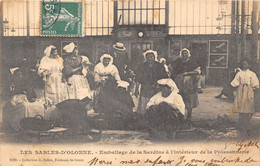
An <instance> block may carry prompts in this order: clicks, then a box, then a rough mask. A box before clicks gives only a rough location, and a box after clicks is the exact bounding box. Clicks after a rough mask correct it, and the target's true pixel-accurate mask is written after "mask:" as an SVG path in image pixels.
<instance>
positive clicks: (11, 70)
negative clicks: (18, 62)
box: [10, 67, 20, 75]
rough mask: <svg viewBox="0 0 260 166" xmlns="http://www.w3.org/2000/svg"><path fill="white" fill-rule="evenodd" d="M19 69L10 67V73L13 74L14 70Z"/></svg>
mask: <svg viewBox="0 0 260 166" xmlns="http://www.w3.org/2000/svg"><path fill="white" fill-rule="evenodd" d="M18 69H20V68H19V67H14V68H11V69H10V72H11V74H12V75H13V74H14V72H15V71H16V70H18Z"/></svg>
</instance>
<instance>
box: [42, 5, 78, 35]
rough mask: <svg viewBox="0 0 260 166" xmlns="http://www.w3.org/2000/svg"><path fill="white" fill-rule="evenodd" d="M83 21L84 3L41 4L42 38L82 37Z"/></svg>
mask: <svg viewBox="0 0 260 166" xmlns="http://www.w3.org/2000/svg"><path fill="white" fill-rule="evenodd" d="M82 20H83V19H82V2H61V1H60V0H55V1H48V2H47V1H42V3H41V36H63V37H81V36H82V32H83V30H82V29H83V27H82V25H83V24H82Z"/></svg>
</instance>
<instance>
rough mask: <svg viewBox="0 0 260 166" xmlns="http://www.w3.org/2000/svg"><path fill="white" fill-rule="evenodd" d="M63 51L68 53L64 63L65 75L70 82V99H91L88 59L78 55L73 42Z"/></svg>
mask: <svg viewBox="0 0 260 166" xmlns="http://www.w3.org/2000/svg"><path fill="white" fill-rule="evenodd" d="M63 49H64V50H65V51H66V53H67V55H66V58H65V59H64V62H63V65H64V68H63V74H64V76H65V78H66V80H67V82H68V91H69V98H70V99H79V100H81V99H83V98H85V97H88V98H90V99H91V98H92V97H93V93H92V91H91V90H90V87H89V83H88V80H87V78H86V74H87V72H88V69H87V65H89V64H90V62H89V60H88V58H87V57H83V56H80V55H79V54H78V47H77V46H76V45H75V44H74V43H73V42H72V43H70V44H68V45H66V46H65V47H64V48H63Z"/></svg>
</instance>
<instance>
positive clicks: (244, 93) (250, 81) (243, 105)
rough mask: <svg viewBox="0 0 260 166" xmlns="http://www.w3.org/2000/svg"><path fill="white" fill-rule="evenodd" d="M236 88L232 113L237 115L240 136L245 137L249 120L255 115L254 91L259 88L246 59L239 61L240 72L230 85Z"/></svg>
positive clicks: (248, 127)
mask: <svg viewBox="0 0 260 166" xmlns="http://www.w3.org/2000/svg"><path fill="white" fill-rule="evenodd" d="M230 84H231V86H233V87H235V88H236V91H235V93H234V96H235V100H234V107H233V110H232V111H233V112H235V113H239V129H240V132H241V135H242V136H247V135H248V134H249V133H248V130H249V129H250V123H249V122H250V120H251V118H252V116H253V114H254V113H255V107H254V90H256V89H258V88H259V80H258V78H257V76H256V74H255V73H254V72H252V71H251V70H249V63H248V60H247V59H243V60H242V61H241V71H240V72H238V73H237V74H236V76H235V78H234V79H233V80H232V82H231V83H230Z"/></svg>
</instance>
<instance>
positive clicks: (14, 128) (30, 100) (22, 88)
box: [2, 68, 44, 132]
mask: <svg viewBox="0 0 260 166" xmlns="http://www.w3.org/2000/svg"><path fill="white" fill-rule="evenodd" d="M10 71H11V74H12V75H11V80H10V83H9V84H8V85H7V87H6V88H5V89H4V90H3V93H2V98H3V99H4V100H7V103H6V104H5V105H4V107H3V130H4V131H5V132H19V131H20V130H21V125H20V121H21V120H22V119H23V118H25V117H34V116H36V115H42V116H44V106H43V104H44V101H42V102H40V101H35V100H36V94H35V92H34V90H33V88H32V86H31V85H30V83H29V81H30V80H25V79H24V75H23V73H22V71H21V70H20V69H19V68H13V69H10Z"/></svg>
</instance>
